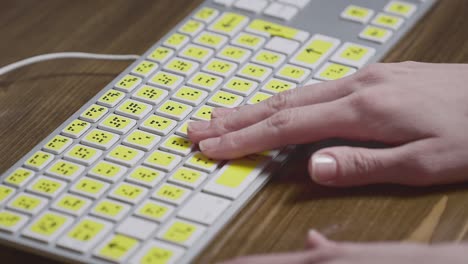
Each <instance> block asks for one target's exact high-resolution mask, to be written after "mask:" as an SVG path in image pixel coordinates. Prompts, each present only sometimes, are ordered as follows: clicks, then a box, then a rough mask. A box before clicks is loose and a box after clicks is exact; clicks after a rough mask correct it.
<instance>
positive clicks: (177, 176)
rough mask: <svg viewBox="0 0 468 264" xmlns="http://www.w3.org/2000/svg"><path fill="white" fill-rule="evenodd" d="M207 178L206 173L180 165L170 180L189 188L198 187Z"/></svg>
mask: <svg viewBox="0 0 468 264" xmlns="http://www.w3.org/2000/svg"><path fill="white" fill-rule="evenodd" d="M205 179H206V173H204V172H200V171H197V170H193V169H189V168H186V167H179V168H178V169H177V170H176V171H175V172H174V173H173V174H172V175H171V177H169V181H170V182H173V183H178V184H180V185H182V186H185V187H188V188H197V187H198V186H199V185H200V184H201V183H202V182H203V181H204V180H205Z"/></svg>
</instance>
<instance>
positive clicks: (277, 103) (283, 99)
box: [266, 91, 291, 113]
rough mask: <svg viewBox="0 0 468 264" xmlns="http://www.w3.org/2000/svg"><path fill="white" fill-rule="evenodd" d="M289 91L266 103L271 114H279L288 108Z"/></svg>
mask: <svg viewBox="0 0 468 264" xmlns="http://www.w3.org/2000/svg"><path fill="white" fill-rule="evenodd" d="M290 97H291V91H285V92H282V93H279V94H277V95H275V96H273V97H271V98H269V99H268V100H267V101H266V104H267V107H268V108H269V109H270V111H271V112H272V113H276V112H279V111H281V110H283V109H285V108H287V107H288V103H289V98H290Z"/></svg>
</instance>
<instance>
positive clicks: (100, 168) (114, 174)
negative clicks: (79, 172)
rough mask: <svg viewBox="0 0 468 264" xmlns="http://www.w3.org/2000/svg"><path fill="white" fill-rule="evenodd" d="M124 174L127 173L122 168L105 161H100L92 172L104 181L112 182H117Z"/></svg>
mask: <svg viewBox="0 0 468 264" xmlns="http://www.w3.org/2000/svg"><path fill="white" fill-rule="evenodd" d="M123 172H125V170H124V168H122V167H121V166H119V165H116V164H113V163H111V162H107V161H103V160H102V161H99V162H98V163H97V164H96V165H94V167H93V168H92V169H91V170H90V174H92V175H94V176H99V177H100V178H103V179H111V180H112V181H115V180H116V178H118V176H120V175H122V173H123Z"/></svg>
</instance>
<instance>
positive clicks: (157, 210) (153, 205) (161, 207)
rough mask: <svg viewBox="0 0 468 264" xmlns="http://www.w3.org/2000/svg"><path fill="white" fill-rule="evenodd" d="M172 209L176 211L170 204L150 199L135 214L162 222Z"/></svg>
mask: <svg viewBox="0 0 468 264" xmlns="http://www.w3.org/2000/svg"><path fill="white" fill-rule="evenodd" d="M172 211H174V207H172V206H170V205H167V204H163V203H159V202H155V201H151V200H148V201H146V202H144V203H143V204H142V205H141V206H140V207H139V208H138V209H137V210H136V212H135V214H136V215H138V216H141V217H144V218H146V219H149V220H156V221H158V222H161V221H163V220H164V219H166V218H167V217H168V216H169V215H170V214H171V213H172Z"/></svg>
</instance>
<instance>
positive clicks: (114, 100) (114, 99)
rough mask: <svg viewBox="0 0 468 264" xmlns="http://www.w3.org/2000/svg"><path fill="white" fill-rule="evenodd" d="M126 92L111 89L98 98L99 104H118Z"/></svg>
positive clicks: (110, 105) (112, 105)
mask: <svg viewBox="0 0 468 264" xmlns="http://www.w3.org/2000/svg"><path fill="white" fill-rule="evenodd" d="M124 97H125V93H123V92H121V91H117V90H114V89H111V90H109V91H107V92H106V93H105V94H103V95H102V96H101V98H99V100H98V104H102V105H105V106H107V107H114V106H116V105H117V104H118V103H119V102H120V101H121V100H122V99H123V98H124Z"/></svg>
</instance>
